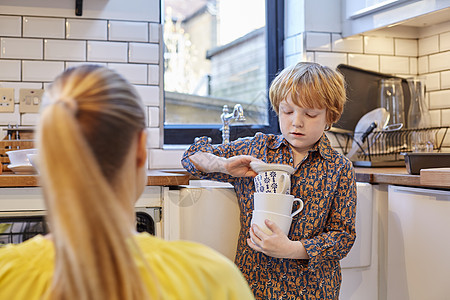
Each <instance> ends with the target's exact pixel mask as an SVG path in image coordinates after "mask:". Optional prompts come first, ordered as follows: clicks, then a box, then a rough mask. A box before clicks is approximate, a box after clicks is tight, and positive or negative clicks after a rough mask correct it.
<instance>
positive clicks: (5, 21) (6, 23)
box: [0, 16, 22, 36]
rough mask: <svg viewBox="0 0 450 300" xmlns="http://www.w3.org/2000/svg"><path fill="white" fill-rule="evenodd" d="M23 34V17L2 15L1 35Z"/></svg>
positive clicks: (0, 17)
mask: <svg viewBox="0 0 450 300" xmlns="http://www.w3.org/2000/svg"><path fill="white" fill-rule="evenodd" d="M21 34H22V17H19V16H0V36H20V35H21Z"/></svg>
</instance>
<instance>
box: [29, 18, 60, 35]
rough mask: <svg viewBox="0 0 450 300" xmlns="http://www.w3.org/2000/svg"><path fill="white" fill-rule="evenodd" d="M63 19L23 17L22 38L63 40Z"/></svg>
mask: <svg viewBox="0 0 450 300" xmlns="http://www.w3.org/2000/svg"><path fill="white" fill-rule="evenodd" d="M64 21H65V19H63V18H37V17H23V37H44V38H60V39H62V38H64V31H65V28H64Z"/></svg>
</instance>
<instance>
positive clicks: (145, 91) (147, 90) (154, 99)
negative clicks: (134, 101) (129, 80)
mask: <svg viewBox="0 0 450 300" xmlns="http://www.w3.org/2000/svg"><path fill="white" fill-rule="evenodd" d="M135 88H136V90H137V92H138V94H139V96H141V98H142V101H143V102H144V104H145V105H147V106H155V107H158V106H160V103H159V86H154V85H136V86H135Z"/></svg>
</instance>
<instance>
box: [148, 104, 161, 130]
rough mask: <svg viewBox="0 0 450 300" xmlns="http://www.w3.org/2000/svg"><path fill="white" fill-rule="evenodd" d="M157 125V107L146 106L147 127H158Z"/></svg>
mask: <svg viewBox="0 0 450 300" xmlns="http://www.w3.org/2000/svg"><path fill="white" fill-rule="evenodd" d="M158 126H159V108H158V107H149V108H148V127H158Z"/></svg>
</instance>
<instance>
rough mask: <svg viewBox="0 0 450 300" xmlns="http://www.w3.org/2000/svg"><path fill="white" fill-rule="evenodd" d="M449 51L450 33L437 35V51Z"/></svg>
mask: <svg viewBox="0 0 450 300" xmlns="http://www.w3.org/2000/svg"><path fill="white" fill-rule="evenodd" d="M448 50H450V32H446V33H442V34H440V35H439V51H440V52H442V51H448Z"/></svg>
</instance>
